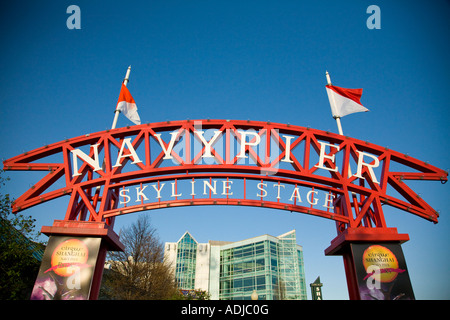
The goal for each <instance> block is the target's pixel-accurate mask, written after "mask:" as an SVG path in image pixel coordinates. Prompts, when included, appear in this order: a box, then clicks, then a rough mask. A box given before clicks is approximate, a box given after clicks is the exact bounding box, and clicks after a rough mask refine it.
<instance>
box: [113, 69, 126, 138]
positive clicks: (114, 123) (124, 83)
mask: <svg viewBox="0 0 450 320" xmlns="http://www.w3.org/2000/svg"><path fill="white" fill-rule="evenodd" d="M130 72H131V66H129V67H128V69H127V73H126V74H125V78H124V79H123V85H124V86H127V83H128V79H129V78H130ZM119 114H120V110H119V109H117V106H116V110H115V111H114V120H113V124H112V127H111V129H115V128H116V125H117V120H118V119H119Z"/></svg>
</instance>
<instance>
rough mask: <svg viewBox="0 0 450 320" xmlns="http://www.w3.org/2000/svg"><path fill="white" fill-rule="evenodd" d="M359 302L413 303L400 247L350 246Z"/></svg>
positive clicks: (384, 245)
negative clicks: (398, 301)
mask: <svg viewBox="0 0 450 320" xmlns="http://www.w3.org/2000/svg"><path fill="white" fill-rule="evenodd" d="M351 249H352V254H353V259H354V262H355V269H356V277H357V280H358V288H359V294H360V298H361V300H414V299H415V298H414V292H413V289H412V286H411V281H410V279H409V274H408V269H407V267H406V261H405V257H404V255H403V251H402V248H401V246H400V244H396V243H395V244H392V243H377V244H359V243H358V244H351Z"/></svg>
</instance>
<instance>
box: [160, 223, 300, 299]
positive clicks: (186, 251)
mask: <svg viewBox="0 0 450 320" xmlns="http://www.w3.org/2000/svg"><path fill="white" fill-rule="evenodd" d="M296 242H297V240H296V234H295V230H293V231H290V232H288V233H285V234H283V235H281V236H278V237H273V236H270V235H263V236H259V237H255V238H251V239H247V240H243V241H237V242H219V241H209V242H208V243H205V244H199V243H197V242H196V241H195V239H194V238H193V237H192V236H191V235H190V234H189V232H186V233H185V234H184V235H183V236H182V237H181V238H180V240H179V241H178V242H176V243H166V245H165V254H166V257H167V258H168V260H169V261H171V262H172V265H173V266H175V278H176V280H177V283H178V286H179V288H180V289H201V290H205V291H208V292H209V293H210V295H211V299H220V300H250V299H251V295H252V293H253V291H256V293H257V294H258V298H259V299H261V300H294V299H295V300H306V297H307V296H306V283H305V271H304V263H303V250H302V247H301V246H299V245H297V243H296Z"/></svg>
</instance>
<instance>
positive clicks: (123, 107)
mask: <svg viewBox="0 0 450 320" xmlns="http://www.w3.org/2000/svg"><path fill="white" fill-rule="evenodd" d="M116 110H120V111H121V112H122V113H123V115H124V116H125V117H127V118H128V119H130V120H131V121H132V122H134V123H135V124H141V119H140V118H139V114H138V112H137V107H136V103H135V102H134V99H133V97H132V96H131V93H130V91H128V88H127V86H125V85H124V84H123V83H122V88H121V89H120V95H119V101H117V107H116Z"/></svg>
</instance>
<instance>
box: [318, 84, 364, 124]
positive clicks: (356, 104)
mask: <svg viewBox="0 0 450 320" xmlns="http://www.w3.org/2000/svg"><path fill="white" fill-rule="evenodd" d="M326 89H327V94H328V100H330V105H331V112H332V113H333V117H337V118H340V117H343V116H346V115H348V114H351V113H355V112H366V111H369V109H367V108H365V107H364V106H363V105H362V104H361V101H360V99H361V95H362V91H363V90H362V89H346V88H341V87H336V86H333V85H326Z"/></svg>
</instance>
